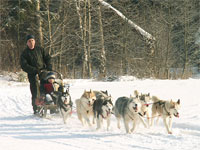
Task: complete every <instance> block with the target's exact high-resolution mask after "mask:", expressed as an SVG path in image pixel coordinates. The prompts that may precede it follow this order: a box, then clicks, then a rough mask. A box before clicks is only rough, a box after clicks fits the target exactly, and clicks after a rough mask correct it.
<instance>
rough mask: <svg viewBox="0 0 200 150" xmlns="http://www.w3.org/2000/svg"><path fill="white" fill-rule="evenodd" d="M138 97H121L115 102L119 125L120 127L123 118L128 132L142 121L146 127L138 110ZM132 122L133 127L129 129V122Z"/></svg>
mask: <svg viewBox="0 0 200 150" xmlns="http://www.w3.org/2000/svg"><path fill="white" fill-rule="evenodd" d="M136 101H138V99H137V98H136V97H130V98H128V97H119V98H118V99H117V100H116V102H115V107H114V112H115V116H116V118H117V126H118V128H119V129H120V120H121V118H123V121H124V126H125V129H126V133H131V132H133V131H134V130H135V127H136V125H137V124H138V123H139V121H141V122H142V123H143V125H144V126H145V127H147V125H146V124H145V122H144V120H143V119H142V118H141V116H140V115H139V112H138V104H137V103H136ZM130 122H132V124H133V127H132V129H131V130H130V129H129V123H130Z"/></svg>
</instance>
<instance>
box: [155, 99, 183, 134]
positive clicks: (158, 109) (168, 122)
mask: <svg viewBox="0 0 200 150" xmlns="http://www.w3.org/2000/svg"><path fill="white" fill-rule="evenodd" d="M152 101H153V105H152V120H151V125H153V119H154V117H162V118H163V122H164V124H165V127H166V129H167V132H168V134H172V117H173V116H175V117H179V112H178V110H179V109H180V99H178V101H177V102H174V101H172V100H170V101H166V100H160V99H159V98H157V97H156V96H153V97H152Z"/></svg>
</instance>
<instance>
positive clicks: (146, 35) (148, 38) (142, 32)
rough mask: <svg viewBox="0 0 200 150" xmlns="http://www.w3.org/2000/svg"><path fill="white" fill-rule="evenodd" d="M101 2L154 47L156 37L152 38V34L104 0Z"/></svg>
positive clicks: (100, 0)
mask: <svg viewBox="0 0 200 150" xmlns="http://www.w3.org/2000/svg"><path fill="white" fill-rule="evenodd" d="M99 2H100V3H101V4H102V5H103V6H105V7H107V8H110V9H112V10H113V11H114V12H115V13H116V14H117V15H118V16H120V17H121V18H122V19H123V20H126V21H127V22H128V24H129V25H131V26H132V27H133V28H134V29H135V30H136V31H137V32H138V33H139V34H140V35H142V37H143V38H144V40H145V41H146V42H147V44H148V45H150V47H152V46H153V44H154V41H155V40H156V39H155V37H154V36H152V35H151V34H150V33H148V32H146V31H145V30H144V29H142V28H141V27H140V26H138V25H137V24H135V23H134V22H133V21H131V20H130V19H128V18H127V17H126V16H124V15H123V14H122V13H121V12H120V11H118V10H117V9H115V8H114V7H113V6H111V5H110V4H108V3H107V2H105V1H104V0H99Z"/></svg>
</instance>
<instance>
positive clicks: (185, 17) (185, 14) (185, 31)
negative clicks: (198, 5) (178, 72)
mask: <svg viewBox="0 0 200 150" xmlns="http://www.w3.org/2000/svg"><path fill="white" fill-rule="evenodd" d="M184 7H185V11H184V25H185V26H184V51H185V56H184V64H183V73H182V78H186V76H187V69H188V41H187V38H188V29H189V23H188V18H187V17H188V14H187V13H188V10H187V1H186V0H185V1H184Z"/></svg>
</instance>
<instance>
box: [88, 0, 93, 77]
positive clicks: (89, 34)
mask: <svg viewBox="0 0 200 150" xmlns="http://www.w3.org/2000/svg"><path fill="white" fill-rule="evenodd" d="M91 36H92V35H91V4H90V0H88V76H89V78H91V77H92V65H91V57H90V51H91V50H90V46H91V41H92V37H91Z"/></svg>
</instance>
